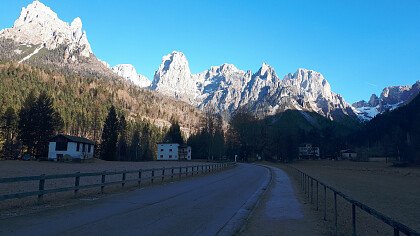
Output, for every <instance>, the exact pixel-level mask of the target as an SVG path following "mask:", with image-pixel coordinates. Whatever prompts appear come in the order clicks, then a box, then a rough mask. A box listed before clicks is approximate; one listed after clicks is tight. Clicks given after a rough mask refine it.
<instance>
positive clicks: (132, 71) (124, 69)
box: [111, 64, 151, 88]
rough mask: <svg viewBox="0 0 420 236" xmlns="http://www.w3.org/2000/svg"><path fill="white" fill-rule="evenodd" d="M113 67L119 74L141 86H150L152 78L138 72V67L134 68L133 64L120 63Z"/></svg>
mask: <svg viewBox="0 0 420 236" xmlns="http://www.w3.org/2000/svg"><path fill="white" fill-rule="evenodd" d="M111 69H112V71H113V72H114V73H115V74H117V75H118V76H121V77H123V78H124V79H126V80H128V81H131V82H132V83H133V84H135V85H137V86H139V87H142V88H144V87H149V86H150V84H151V82H150V80H149V79H148V78H147V77H146V76H144V75H140V74H137V71H136V68H134V66H133V65H131V64H120V65H116V66H114V67H112V68H111Z"/></svg>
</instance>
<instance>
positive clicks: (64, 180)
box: [0, 162, 236, 202]
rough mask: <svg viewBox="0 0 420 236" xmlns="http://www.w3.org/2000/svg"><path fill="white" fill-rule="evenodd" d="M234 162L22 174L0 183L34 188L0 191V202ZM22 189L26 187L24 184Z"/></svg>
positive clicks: (170, 176) (153, 179)
mask: <svg viewBox="0 0 420 236" xmlns="http://www.w3.org/2000/svg"><path fill="white" fill-rule="evenodd" d="M235 165H236V163H230V162H229V163H212V164H205V165H193V166H181V167H170V168H153V169H138V170H129V171H126V170H125V171H111V172H109V171H104V172H93V173H80V172H77V173H74V174H58V175H38V176H22V177H11V178H0V184H2V185H6V184H20V183H29V184H28V186H35V185H36V186H37V188H36V190H34V191H23V192H13V188H12V192H11V193H10V192H8V193H6V194H4V193H0V194H1V195H0V202H2V201H6V200H12V199H21V198H26V197H31V196H37V199H38V201H40V202H42V200H43V198H44V195H47V194H54V193H60V192H70V191H73V193H74V195H77V194H78V193H79V191H81V190H83V189H95V188H98V189H100V191H101V193H104V190H105V187H107V186H110V185H121V187H125V186H126V184H130V183H134V184H137V185H138V187H141V186H142V185H143V184H154V183H159V182H165V181H172V180H176V179H182V178H186V177H192V176H195V175H200V174H205V173H210V172H215V171H219V170H222V169H226V168H229V167H232V166H235ZM54 181H59V182H56V183H55V184H54V185H51V186H57V185H59V186H60V187H59V188H54V187H51V188H49V187H48V186H49V185H48V184H49V183H52V182H54ZM25 189H26V188H25Z"/></svg>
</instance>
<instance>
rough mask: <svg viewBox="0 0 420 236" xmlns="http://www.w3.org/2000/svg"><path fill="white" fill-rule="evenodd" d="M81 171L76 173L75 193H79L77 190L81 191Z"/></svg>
mask: <svg viewBox="0 0 420 236" xmlns="http://www.w3.org/2000/svg"><path fill="white" fill-rule="evenodd" d="M79 174H80V172H77V173H76V175H77V176H76V177H75V179H74V187H75V189H74V195H77V192H79V184H80V176H79Z"/></svg>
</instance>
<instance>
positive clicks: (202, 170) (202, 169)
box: [201, 166, 204, 174]
mask: <svg viewBox="0 0 420 236" xmlns="http://www.w3.org/2000/svg"><path fill="white" fill-rule="evenodd" d="M201 173H202V174H203V173H204V166H201Z"/></svg>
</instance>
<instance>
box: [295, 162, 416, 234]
mask: <svg viewBox="0 0 420 236" xmlns="http://www.w3.org/2000/svg"><path fill="white" fill-rule="evenodd" d="M289 167H290V168H292V169H293V170H295V171H296V172H297V175H298V181H299V184H300V187H301V190H302V192H303V193H304V194H305V196H306V197H307V198H308V201H309V202H310V204H313V205H314V207H315V208H316V210H317V211H322V213H323V219H324V220H325V221H327V220H332V222H333V225H334V226H333V230H334V234H335V235H338V234H339V225H344V226H345V227H346V231H347V229H349V231H350V232H351V235H354V236H355V235H357V234H358V223H362V222H363V221H361V220H360V219H358V218H363V219H366V215H368V216H370V217H371V218H372V217H374V218H375V219H376V220H379V221H380V222H382V224H386V225H388V226H390V227H391V229H392V230H393V235H395V236H397V235H400V233H403V234H405V235H409V236H411V235H420V233H418V232H416V231H415V230H413V229H411V228H409V227H408V226H406V225H404V224H402V223H400V222H398V221H396V220H394V219H391V218H390V217H388V216H386V215H384V214H382V213H381V212H378V211H377V210H375V209H373V208H371V207H369V206H367V205H365V204H363V203H361V202H359V201H357V200H355V199H353V198H351V197H349V196H347V195H345V194H344V193H342V192H340V191H338V190H337V189H335V188H333V187H331V186H329V185H327V184H325V183H323V182H322V181H320V180H318V179H316V178H314V177H312V176H309V175H308V174H306V173H304V172H302V171H301V170H299V169H297V168H295V167H293V166H290V165H289ZM327 202H328V203H327ZM331 202H332V204H331ZM339 207H341V209H342V210H343V211H341V212H345V211H347V212H348V211H350V212H349V213H350V214H348V215H350V220H349V221H347V220H346V219H340V218H339V217H342V218H345V216H343V215H341V216H340V215H339V212H338V208H339ZM331 213H332V214H331ZM327 215H328V217H331V215H332V219H331V218H329V219H328V217H327ZM346 215H347V214H346ZM339 221H341V222H340V224H339ZM379 231H380V229H376V230H375V232H376V233H377V234H381V233H379Z"/></svg>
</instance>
